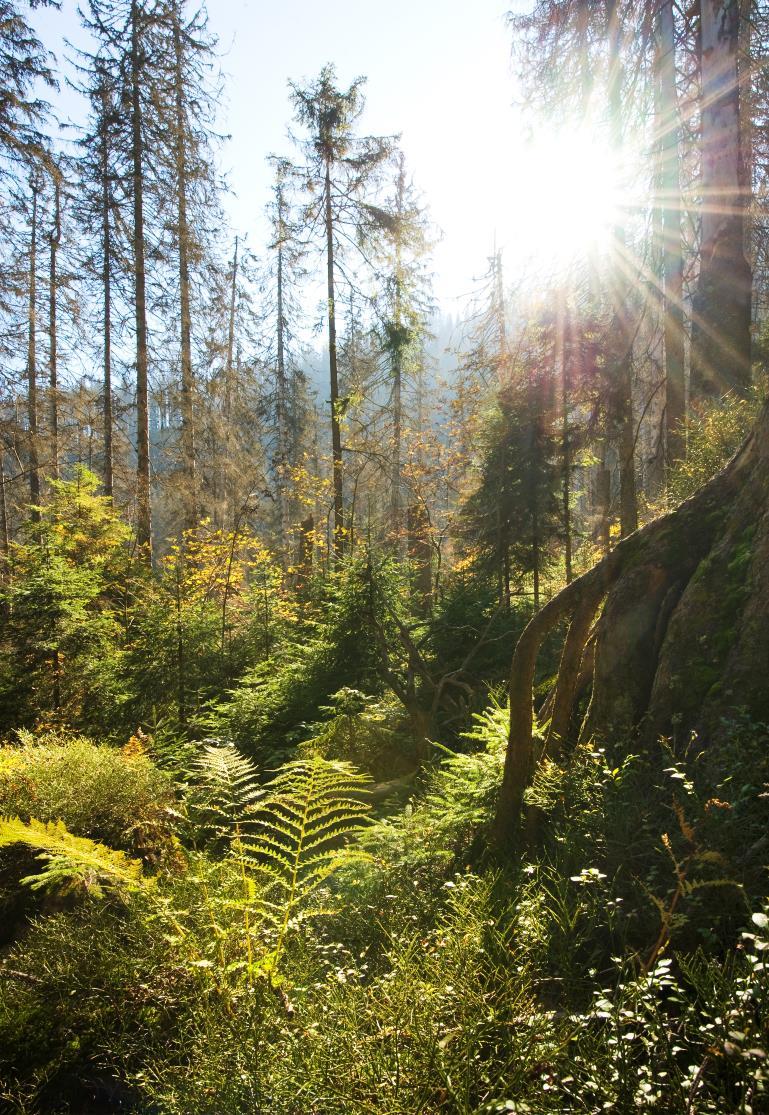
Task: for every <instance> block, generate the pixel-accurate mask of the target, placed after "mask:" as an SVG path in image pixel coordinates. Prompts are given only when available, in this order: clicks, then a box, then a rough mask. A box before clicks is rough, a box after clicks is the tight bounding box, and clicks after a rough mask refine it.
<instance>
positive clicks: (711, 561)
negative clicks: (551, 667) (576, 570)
mask: <svg viewBox="0 0 769 1115" xmlns="http://www.w3.org/2000/svg"><path fill="white" fill-rule="evenodd" d="M768 461H769V410H768V409H767V407H765V408H764V410H763V411H762V414H761V416H760V418H759V420H758V422H757V424H756V427H755V429H754V430H753V432H752V433H751V435H750V436H749V437H748V439H747V440H746V442H745V443H744V445H743V446H742V448H741V449H740V451H739V453H738V454H737V455H736V456H735V457H734V458H733V460H732V461H731V462H730V464H729V465H728V466H727V467H726V468H725V469H724V470H723V471H722V472H720V473H719V474H718V475H717V476H715V477H714V478H713V479H712V480H711V481H710V482H709V483H708V484H707V485H705V487H703V488H702V489H701V490H700V491H699V492H697V493H696V494H695V495H694V496H692V497H691V499H689V500H687V501H686V502H685V503H683V504H682V505H681V506H680V507H678V508H676V510H675V511H672V512H671V513H670V514H668V515H665V516H663V517H661V518H659V519H656V520H654V521H653V522H651V523H649V524H648V525H647V526H645V527H643V528H642V529H641V530H639V531H636V532H635V533H634V534H631V535H629V536H628V537H627V538H625V539H623V540H622V541H621V542H620V543H619V544H618V545H617V546H616V547H615V549H614V550H612V551H611V552H610V553H609V554H607V556H606V557H605V558H603V560H602V561H600V562H599V563H598V564H597V565H595V566H594V567H593V568H592V569H590V570H589V571H588V572H587V573H585V574H584V575H583V576H582V577H580V578H578V579H577V580H576V581H573V582H572V583H571V584H570V585H567V586H566V587H565V588H564V589H563V590H562V591H561V592H560V593H558V595H557V596H555V597H553V598H552V599H551V600H549V601H548V602H547V603H546V604H545V606H544V607H543V608H542V609H541V610H540V611H539V612H538V613H537V614H536V615H535V616H534V617H533V619H532V620H531V621H530V623H529V624H528V626H527V627H526V628H525V630H524V631H523V633H522V635H521V637H520V639H519V640H518V644H517V645H516V648H515V653H514V655H513V661H512V667H511V674H510V736H509V742H508V749H507V755H506V760H505V769H504V775H503V780H502V786H501V788H500V795H499V801H498V807H497V814H496V817H495V821H494V825H493V833H492V836H493V839H494V841H495V842H496V843H497V844H499V845H504V844H507V843H509V842H510V840H511V839H512V838H513V837H514V836H515V834H516V833H517V831H518V826H519V822H520V816H521V809H522V805H523V796H524V793H525V790H526V788H527V786H528V785H529V783H530V781H531V778H532V775H533V772H534V765H535V762H536V755H535V749H534V746H533V739H532V729H533V710H532V687H533V682H534V674H535V668H536V663H537V655H538V653H539V649H540V647H541V645H542V641H543V640H544V638H545V637H546V635H547V634H548V633H549V632H550V631H551V630H552V629H553V628H554V627H555V626H556V625H557V624H558V623H560V622H562V621H563V620H564V619H568V621H569V628H568V632H567V635H566V639H565V642H564V648H563V652H562V657H561V663H560V668H559V674H558V681H557V684H556V688H555V694H554V696H553V697H552V704H551V708H552V715H551V720H550V727H549V731H548V736H547V740H546V744H545V754H548V755H551V756H555V755H557V754H558V753H559V752H560V750H561V749H562V748H563V747H564V746H565V745H566V743H567V742H568V740H569V736H570V731H571V730H572V725H573V721H574V715H575V707H576V703H577V701H578V700H579V696H580V693H581V692H582V691H583V690H584V688H585V684H584V680H585V679H584V673H585V668H586V667H587V666H589V665H591V664H592V695H591V699H590V705H589V708H588V712H587V715H586V717H585V720H584V723H583V725H582V726H581V731H580V735H581V736H582V737H583V738H591V737H596V736H598V737H603V738H610V737H616V738H619V736H620V734H621V733H627V732H629V731H635V730H638V729H639V727H640V726H641V725H644V724H645V725H646V726H647V727H646V731H647V734H648V732H649V731H651V730H653V731H655V732H659V731H661V730H664V729H665V728H667V727H669V725H670V722H671V719H672V718H673V716H674V714H676V713H677V711H678V710H676V709H675V708H674V707H673V705H672V704H671V701H670V698H669V696H668V692H669V690H670V688H671V679H672V678H673V677H674V676H675V663H676V660H677V657H680V655H681V653H682V649H681V648H682V644H683V645H687V640H689V641H690V639H689V632H688V630H687V626H686V625H687V624H690V623H692V622H693V617H694V616H698V617H699V629H700V630H699V634H700V635H701V636H702V638H703V639H704V638H706V634H705V633H709V635H708V637H710V636H711V635H712V637H713V638H714V639H716V641H717V636H718V631H717V630H716V628H717V622H721V626H722V627H723V624H724V623H725V622H728V623H730V624H731V625H732V627H735V625H739V616H737V618H736V619H735V614H734V613H735V609H737V610H739V611H742V612H743V613H744V614H746V615H748V616H751V617H752V626H753V631H754V634H755V633H756V630H757V625H758V624H760V623H761V622H764V627H768V626H769V623H767V622H766V621H769V615H767V610H768V609H769V603H768V601H767V597H766V596H764V598H763V600H762V601H757V600H756V593H757V592H759V590H760V588H761V586H763V589H764V590H766V594H767V595H769V569H767V566H768V565H769V560H767V559H769V512H767V503H768V502H769V501H768V499H767V494H768V493H769V463H768ZM756 537H758V539H759V540H760V545H759V546H758V547H757V548H755V547H752V546H751V541H752V540H753V539H754V538H756ZM761 551H763V558H762V555H761ZM735 555H736V556H735ZM735 562H738V563H739V562H742V563H743V564H744V567H745V571H747V569H748V567H750V570H751V584H750V585H749V586H748V588H747V589H744V588H743V587H737V588H734V587H733V588H732V591H731V596H729V595H728V592H727V589H728V586H727V585H725V584H724V569H725V568H726V569H727V570H732V573H734V565H735ZM711 567H712V568H711ZM733 579H734V577H732V580H733ZM719 588H720V589H721V590H722V591H721V597H722V598H723V597H724V593H726V594H727V603H728V604H729V608H720V609H719V608H717V607H715V606H714V601H713V597H714V594H715V596H716V598H717V599H718V593H719ZM602 605H603V607H602ZM599 611H600V617H599V619H598V621H597V623H596V622H595V621H596V616H597V615H598V613H599ZM716 613H719V614H718V615H717V614H716ZM722 613H723V614H722ZM726 613H728V615H727V614H726ZM722 636H723V632H722ZM588 642H589V643H590V649H589V653H587V654H586V646H587V645H588ZM722 644H723V637H722V638H721V642H720V645H722ZM767 644H768V646H767V650H768V653H769V636H767ZM700 645H701V644H700ZM593 649H594V661H593V662H592V663H591V658H592V655H593ZM697 653H700V650H699V648H698V649H697ZM726 657H727V659H728V663H727V664H726V665H729V664H730V665H729V668H730V669H731V670H732V672H733V673H734V674H735V676H737V675H739V669H738V666H737V660H738V659H739V660H740V662H741V664H742V666H741V668H742V673H743V675H744V674H745V673H746V672H747V673H748V674H749V673H750V669H748V670H747V671H746V669H745V664H746V663H745V658H746V656H745V653H744V652H743V653H742V654H741V655H740V654H738V653H737V649H736V648H734V647H732V648H730V649H729V651H728V652H727V655H726ZM749 657H750V655H749V652H748V658H749ZM689 665H690V666H692V668H693V662H692V655H691V654H690V656H689ZM726 665H725V668H726ZM710 669H711V672H710V673H708V672H707V671H704V672H702V673H703V677H704V681H706V682H707V683H708V684H709V685H710V687H711V688H712V687H713V685H714V684H715V682H717V681H718V679H714V678H713V677H712V667H711V668H710ZM760 670H761V674H762V678H763V679H765V678H766V677H767V673H768V672H769V658H767V662H765V663H763V664H762V665H761V666H760ZM699 682H700V684H699V686H698V685H693V684H692V679H691V678H686V679H684V685H686V686H688V687H689V689H690V691H691V694H692V695H693V696H695V694H696V696H695V702H699V704H697V703H695V704H694V705H693V708H692V716H689V717H688V720H689V723H688V724H687V725H686V726H687V727H694V726H696V723H695V722H696V716H695V714H697V715H698V714H699V712H701V710H702V708H703V707H704V706H703V704H702V697H703V694H702V693H700V692H699V691H700V690H701V689H702V684H703V678H702V677H700V678H699ZM743 684H746V683H745V682H743ZM764 688H765V680H764ZM690 703H691V702H690ZM712 703H713V702H711V704H712ZM706 704H707V702H706ZM714 707H715V706H714Z"/></svg>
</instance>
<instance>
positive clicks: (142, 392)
mask: <svg viewBox="0 0 769 1115" xmlns="http://www.w3.org/2000/svg"><path fill="white" fill-rule="evenodd" d="M142 62H143V60H142V52H141V45H140V38H139V6H138V3H137V0H132V4H131V55H130V66H131V159H132V185H133V217H134V227H133V242H134V243H133V247H134V311H135V320H136V542H137V545H138V547H139V550H140V552H141V554H142V556H143V558H144V559H145V560H146V561H147V562H150V563H151V562H152V509H151V503H150V412H149V381H148V355H147V276H146V267H145V259H144V166H143V159H144V138H143V135H142V103H141V83H142V69H143V65H142Z"/></svg>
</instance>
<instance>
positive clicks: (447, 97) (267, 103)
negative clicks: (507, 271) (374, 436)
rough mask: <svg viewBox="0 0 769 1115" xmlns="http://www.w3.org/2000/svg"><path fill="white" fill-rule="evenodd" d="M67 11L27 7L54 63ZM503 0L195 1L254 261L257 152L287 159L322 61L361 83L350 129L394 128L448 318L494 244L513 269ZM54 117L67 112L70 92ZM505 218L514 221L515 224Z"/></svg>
mask: <svg viewBox="0 0 769 1115" xmlns="http://www.w3.org/2000/svg"><path fill="white" fill-rule="evenodd" d="M76 6H77V5H76V3H75V2H73V0H63V2H62V5H61V9H60V10H59V11H58V12H57V11H55V10H52V9H38V10H37V11H35V12H33V13H32V15H31V20H32V22H33V25H34V26H35V27H36V29H37V31H38V34H39V35H40V36H41V38H42V39H43V41H44V42H45V44H46V46H47V47H48V48H49V49H51V50H53V51H54V53H55V54H56V55H57V57H58V58H59V62H60V64H63V59H64V57H65V56H66V54H67V49H66V48H65V46H64V45H63V41H64V39H69V40H70V41H71V42H73V43H75V44H78V43H80V42H82V41H83V40H82V33H81V32H80V30H79V26H78V18H77V14H76ZM508 8H509V3H508V4H507V5H506V4H505V3H504V0H388V3H384V2H383V0H209V3H208V11H209V23H210V28H211V30H213V31H214V33H215V34H216V35H217V37H218V39H219V50H220V63H221V68H222V71H223V73H224V76H225V83H224V98H223V101H222V104H221V106H220V119H219V128H220V130H221V131H222V132H223V133H226V134H227V135H228V136H229V138H228V139H227V141H226V142H225V144H224V147H223V149H222V152H221V164H222V168H223V169H224V170H225V171H226V173H227V178H228V180H229V183H230V185H231V187H232V189H233V191H234V197H233V198H232V199H231V201H230V202H228V210H229V213H230V216H231V219H232V222H233V225H234V227H235V231H237V232H239V233H240V234H241V235H242V234H247V236H248V242H249V244H250V246H251V248H252V249H253V250H255V251H256V252H257V254H258V253H259V251H260V249H261V248H262V246H263V245H264V243H265V242H266V224H265V220H264V208H265V205H266V204H267V201H268V197H269V190H270V183H271V171H270V169H269V166H268V164H267V161H266V157H267V155H268V154H270V153H276V154H284V153H285V154H289V153H291V146H290V141H289V139H288V128H289V126H290V123H291V116H292V111H291V105H290V100H289V92H288V81H289V79H291V80H294V81H296V82H299V83H301V82H302V80H303V79H305V78H307V79H312V78H314V77H315V76H317V74H318V73H319V71H320V69H321V67H322V66H323V65H324V64H325V63H327V62H333V63H334V64H335V66H336V69H337V75H338V78H339V82H340V85H344V86H346V85H347V84H349V82H350V81H352V80H353V79H354V78H356V77H358V76H359V75H365V76H366V77H367V79H368V80H367V84H366V88H365V96H366V109H365V112H364V114H363V116H362V118H361V121H360V130H361V132H362V133H367V134H393V133H400V134H401V137H402V138H401V145H402V148H403V150H404V152H405V154H406V159H407V163H408V166H409V169H410V171H411V174H412V175H413V178H414V181H415V184H416V186H417V187H418V189H419V190H420V191H421V192H422V194H423V197H424V200H425V202H426V203H427V206H428V209H429V212H430V216H431V218H432V220H433V222H434V223H435V224H436V225H437V226H438V228H439V229H440V230H441V232H442V238H441V240H440V242H439V244H438V245H437V247H436V249H435V253H434V275H435V293H436V296H437V298H438V300H439V302H440V305H441V308H442V310H443V312H444V313H457V312H459V310H460V309H461V305H462V303H463V301H464V298H465V296H466V295H467V294H468V293H469V292H470V291H471V289H472V287H473V281H474V279H477V278H478V277H480V276H481V275H482V274H483V273H484V271H485V270H486V266H487V259H488V257H489V256H490V255H491V253H492V251H493V247H494V244H495V242H496V244H497V246H498V247H504V248H505V251H506V253H507V255H508V256H509V258H511V259H512V260H513V261H514V260H515V258H516V255H517V249H518V246H519V245H518V243H517V242H518V241H519V240H520V239H521V235H522V233H523V231H524V230H523V228H522V226H521V224H520V220H521V216H520V213H518V215H517V216H516V215H515V214H516V212H517V211H519V210H520V205H518V204H517V202H518V201H519V200H520V199H519V184H520V180H521V176H522V174H523V175H525V160H526V154H525V148H524V140H523V135H524V131H525V126H526V125H525V121H524V120H523V118H522V116H521V114H520V112H519V111H518V110H516V108H515V107H514V99H515V93H516V89H515V83H514V79H513V74H512V67H511V58H510V43H511V36H510V31H509V29H508V28H507V26H506V23H505V14H506V10H507V9H508ZM55 103H56V106H57V109H58V111H59V112H60V113H61V114H63V115H69V116H71V117H72V118H74V119H75V120H77V118H78V114H79V112H80V106H79V104H78V102H77V99H76V98H75V96H74V94H72V93H68V92H66V91H63V93H62V95H61V96H58V95H57V96H56V98H55ZM516 221H518V222H519V224H518V227H516Z"/></svg>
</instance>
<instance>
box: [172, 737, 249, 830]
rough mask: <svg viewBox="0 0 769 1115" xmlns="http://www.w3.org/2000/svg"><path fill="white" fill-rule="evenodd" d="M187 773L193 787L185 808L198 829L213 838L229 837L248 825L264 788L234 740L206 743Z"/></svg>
mask: <svg viewBox="0 0 769 1115" xmlns="http://www.w3.org/2000/svg"><path fill="white" fill-rule="evenodd" d="M189 776H190V780H191V782H192V785H193V788H192V790H191V792H190V795H189V798H188V803H187V804H188V809H189V811H190V813H191V814H192V815H193V817H194V819H195V820H196V822H197V824H198V826H199V827H200V828H202V829H203V830H207V831H208V832H209V833H210V834H211V835H213V836H214V837H227V838H229V839H232V837H233V836H234V835H235V834H236V832H237V830H238V828H242V827H245V828H247V827H248V826H249V823H250V814H251V813H252V812H253V810H254V808H255V806H256V803H257V802H258V801H259V799H260V798H262V797H263V796H264V790H263V789H262V787H261V786H260V784H259V777H258V774H257V771H256V768H255V767H254V765H253V763H252V762H251V761H250V759H247V758H246V757H245V755H241V754H240V752H239V751H238V749H237V748H236V747H235V745H234V744H233V743H218V742H209V743H207V744H206V745H205V746H204V748H203V750H202V752H200V753H199V754H198V755H197V757H196V758H195V760H194V762H193V763H192V766H191V768H190V771H189Z"/></svg>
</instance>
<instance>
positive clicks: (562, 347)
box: [553, 287, 572, 585]
mask: <svg viewBox="0 0 769 1115" xmlns="http://www.w3.org/2000/svg"><path fill="white" fill-rule="evenodd" d="M556 297H557V299H558V306H557V310H556V317H555V353H554V357H555V376H554V377H553V379H554V380H555V381H556V382H557V381H558V380H559V379H560V384H561V469H562V484H561V512H562V516H563V572H564V578H565V580H566V584H567V585H568V584H570V583H571V579H572V523H571V430H570V428H569V396H570V391H569V386H570V385H569V368H568V363H567V360H566V344H565V340H566V296H565V293H564V290H563V287H561V288H560V289H559V290H558V293H557V295H556Z"/></svg>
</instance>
